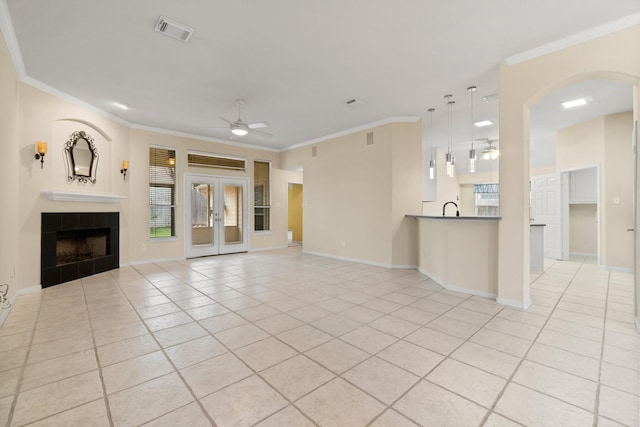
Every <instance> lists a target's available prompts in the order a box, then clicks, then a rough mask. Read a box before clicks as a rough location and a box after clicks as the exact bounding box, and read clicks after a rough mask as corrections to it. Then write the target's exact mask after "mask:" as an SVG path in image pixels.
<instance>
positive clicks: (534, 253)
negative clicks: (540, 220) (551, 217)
mask: <svg viewBox="0 0 640 427" xmlns="http://www.w3.org/2000/svg"><path fill="white" fill-rule="evenodd" d="M544 227H545V225H544V224H531V225H530V226H529V232H530V233H531V234H530V235H529V245H530V248H529V268H530V269H531V272H535V273H538V272H541V271H544Z"/></svg>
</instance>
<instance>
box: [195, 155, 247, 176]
mask: <svg viewBox="0 0 640 427" xmlns="http://www.w3.org/2000/svg"><path fill="white" fill-rule="evenodd" d="M187 163H188V164H189V166H204V167H208V168H217V169H231V170H239V171H240V170H241V171H244V170H246V168H247V166H246V160H245V159H241V158H238V157H229V156H219V155H215V154H210V153H202V152H196V151H189V152H187Z"/></svg>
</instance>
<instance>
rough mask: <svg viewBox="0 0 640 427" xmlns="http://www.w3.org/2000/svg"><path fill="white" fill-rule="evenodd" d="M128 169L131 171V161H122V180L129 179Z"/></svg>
mask: <svg viewBox="0 0 640 427" xmlns="http://www.w3.org/2000/svg"><path fill="white" fill-rule="evenodd" d="M127 169H129V161H128V160H123V161H122V169H120V173H121V174H122V179H127Z"/></svg>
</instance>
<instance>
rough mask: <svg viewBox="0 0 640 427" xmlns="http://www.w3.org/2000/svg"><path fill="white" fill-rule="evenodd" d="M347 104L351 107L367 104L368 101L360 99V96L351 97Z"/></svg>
mask: <svg viewBox="0 0 640 427" xmlns="http://www.w3.org/2000/svg"><path fill="white" fill-rule="evenodd" d="M346 104H347V106H349V107H359V106H361V105H365V104H366V102H364V101H363V100H362V99H358V98H351V99H350V100H348V101H347V102H346Z"/></svg>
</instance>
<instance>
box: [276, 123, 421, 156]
mask: <svg viewBox="0 0 640 427" xmlns="http://www.w3.org/2000/svg"><path fill="white" fill-rule="evenodd" d="M418 120H420V117H419V116H401V117H389V118H386V119H383V120H378V121H377V122H371V123H366V124H364V125H360V126H356V127H354V128H351V129H346V130H343V131H340V132H336V133H332V134H329V135H325V136H321V137H319V138H314V139H310V140H308V141H304V142H301V143H299V144H294V145H290V146H288V147H286V148H283V149H282V150H280V151H283V152H284V151H289V150H294V149H296V148H300V147H306V146H307V145H312V144H317V143H319V142H323V141H328V140H330V139H334V138H339V137H341V136H346V135H350V134H352V133H356V132H361V131H363V130H367V129H371V128H373V127H377V126H382V125H387V124H389V123H415V122H417V121H418Z"/></svg>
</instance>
